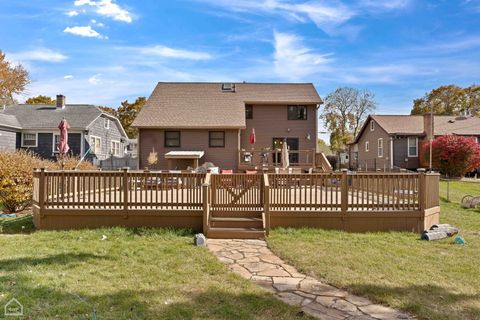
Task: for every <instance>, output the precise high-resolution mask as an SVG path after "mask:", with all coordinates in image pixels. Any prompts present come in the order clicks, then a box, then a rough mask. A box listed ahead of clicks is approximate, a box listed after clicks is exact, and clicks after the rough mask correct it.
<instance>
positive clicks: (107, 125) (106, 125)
mask: <svg viewBox="0 0 480 320" xmlns="http://www.w3.org/2000/svg"><path fill="white" fill-rule="evenodd" d="M103 127H104V128H105V129H110V119H108V118H103Z"/></svg>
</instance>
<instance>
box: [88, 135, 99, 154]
mask: <svg viewBox="0 0 480 320" xmlns="http://www.w3.org/2000/svg"><path fill="white" fill-rule="evenodd" d="M92 139H98V140H100V152H98V150H97V148H94V149H95V150H92ZM88 140H89V141H88V142H89V144H90V151H92V152H93V153H94V154H95V155H98V154H101V153H102V138H101V137H98V136H93V135H91V136H90V137H89V138H88ZM93 145H94V146H95V143H93Z"/></svg>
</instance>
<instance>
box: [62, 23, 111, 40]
mask: <svg viewBox="0 0 480 320" xmlns="http://www.w3.org/2000/svg"><path fill="white" fill-rule="evenodd" d="M63 32H65V33H71V34H74V35H77V36H80V37H88V38H99V39H108V38H107V37H104V36H102V35H101V34H100V33H98V32H97V31H95V30H94V29H92V27H91V26H77V27H67V28H65V30H63Z"/></svg>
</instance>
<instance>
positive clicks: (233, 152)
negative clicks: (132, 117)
mask: <svg viewBox="0 0 480 320" xmlns="http://www.w3.org/2000/svg"><path fill="white" fill-rule="evenodd" d="M167 131H180V147H178V148H166V147H165V146H164V132H165V131H164V130H161V129H140V132H139V141H140V143H139V150H138V152H139V166H140V168H145V167H149V168H150V169H154V170H165V169H169V168H168V160H167V159H165V154H166V153H167V152H169V151H180V150H182V151H204V152H205V155H204V156H203V157H202V158H201V159H200V160H199V164H200V165H201V164H203V163H204V162H212V163H213V164H214V165H216V166H218V167H220V168H227V169H236V168H237V166H238V149H239V130H224V131H225V147H223V148H210V147H209V136H208V132H209V131H222V130H218V129H212V130H206V129H201V130H200V129H199V130H195V129H183V130H173V129H171V130H167ZM152 150H155V152H157V154H158V163H157V164H156V165H153V166H149V165H148V163H147V158H148V155H149V154H150V152H151V151H152ZM180 169H184V168H180Z"/></svg>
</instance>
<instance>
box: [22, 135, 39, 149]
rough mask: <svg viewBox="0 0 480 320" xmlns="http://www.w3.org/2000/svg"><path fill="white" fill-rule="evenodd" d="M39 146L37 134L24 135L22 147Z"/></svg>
mask: <svg viewBox="0 0 480 320" xmlns="http://www.w3.org/2000/svg"><path fill="white" fill-rule="evenodd" d="M36 146H37V134H36V133H27V132H24V133H23V134H22V147H36Z"/></svg>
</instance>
